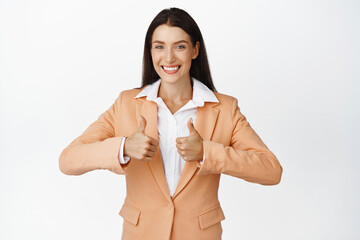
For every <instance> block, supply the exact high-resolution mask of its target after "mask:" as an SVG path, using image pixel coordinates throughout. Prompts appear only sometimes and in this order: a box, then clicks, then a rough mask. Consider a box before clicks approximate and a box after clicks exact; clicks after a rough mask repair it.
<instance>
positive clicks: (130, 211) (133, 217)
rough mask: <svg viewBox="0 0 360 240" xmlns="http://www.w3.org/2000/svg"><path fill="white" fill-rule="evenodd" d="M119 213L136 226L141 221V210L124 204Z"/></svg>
mask: <svg viewBox="0 0 360 240" xmlns="http://www.w3.org/2000/svg"><path fill="white" fill-rule="evenodd" d="M119 215H120V216H122V217H123V218H124V219H125V220H126V221H128V222H130V223H132V224H134V225H135V226H136V225H137V224H138V222H139V217H140V211H139V210H137V209H134V208H132V207H129V206H127V205H125V204H124V205H123V206H122V208H121V210H120V212H119Z"/></svg>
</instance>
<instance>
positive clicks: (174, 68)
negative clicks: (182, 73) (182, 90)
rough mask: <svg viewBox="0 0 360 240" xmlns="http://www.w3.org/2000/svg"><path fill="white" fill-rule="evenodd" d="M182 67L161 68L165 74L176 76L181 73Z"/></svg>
mask: <svg viewBox="0 0 360 240" xmlns="http://www.w3.org/2000/svg"><path fill="white" fill-rule="evenodd" d="M180 67H181V65H177V66H161V68H162V69H163V70H164V72H166V73H168V74H174V73H176V72H177V71H179V69H180Z"/></svg>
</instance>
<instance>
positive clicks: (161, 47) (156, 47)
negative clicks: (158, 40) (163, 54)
mask: <svg viewBox="0 0 360 240" xmlns="http://www.w3.org/2000/svg"><path fill="white" fill-rule="evenodd" d="M163 48H164V47H163V46H161V45H158V46H155V49H163Z"/></svg>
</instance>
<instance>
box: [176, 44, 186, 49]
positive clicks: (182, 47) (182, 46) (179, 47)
mask: <svg viewBox="0 0 360 240" xmlns="http://www.w3.org/2000/svg"><path fill="white" fill-rule="evenodd" d="M177 48H178V49H184V48H185V46H184V45H179V46H177Z"/></svg>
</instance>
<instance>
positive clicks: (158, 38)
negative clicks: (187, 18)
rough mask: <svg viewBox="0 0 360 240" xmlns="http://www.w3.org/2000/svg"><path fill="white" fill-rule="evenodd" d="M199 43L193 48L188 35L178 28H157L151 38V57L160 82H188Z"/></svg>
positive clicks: (164, 25)
mask: <svg viewBox="0 0 360 240" xmlns="http://www.w3.org/2000/svg"><path fill="white" fill-rule="evenodd" d="M199 47H200V43H199V42H197V43H196V45H195V46H193V44H192V42H191V39H190V36H189V34H187V33H186V32H185V31H184V30H183V29H181V28H179V27H173V26H169V25H166V24H163V25H160V26H158V27H157V28H156V29H155V31H154V33H153V36H152V41H151V57H152V61H153V64H154V68H155V71H156V72H157V74H158V75H159V76H160V78H161V80H162V81H165V82H168V83H175V82H179V81H190V68H191V62H192V60H193V59H195V58H196V57H197V56H198V54H199Z"/></svg>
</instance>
